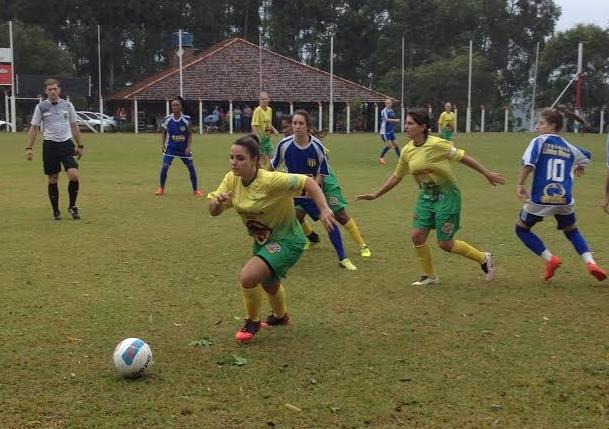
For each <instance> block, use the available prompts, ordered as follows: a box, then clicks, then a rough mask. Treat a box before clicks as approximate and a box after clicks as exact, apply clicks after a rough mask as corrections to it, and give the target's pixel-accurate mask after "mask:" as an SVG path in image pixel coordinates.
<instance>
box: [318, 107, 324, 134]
mask: <svg viewBox="0 0 609 429" xmlns="http://www.w3.org/2000/svg"><path fill="white" fill-rule="evenodd" d="M317 128H318V129H319V131H321V130H322V128H323V106H322V104H321V101H320V102H319V122H317Z"/></svg>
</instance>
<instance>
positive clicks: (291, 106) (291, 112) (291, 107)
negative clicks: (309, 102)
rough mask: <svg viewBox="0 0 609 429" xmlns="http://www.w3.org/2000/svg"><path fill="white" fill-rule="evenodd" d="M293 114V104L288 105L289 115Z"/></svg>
mask: <svg viewBox="0 0 609 429" xmlns="http://www.w3.org/2000/svg"><path fill="white" fill-rule="evenodd" d="M293 114H294V103H290V115H293Z"/></svg>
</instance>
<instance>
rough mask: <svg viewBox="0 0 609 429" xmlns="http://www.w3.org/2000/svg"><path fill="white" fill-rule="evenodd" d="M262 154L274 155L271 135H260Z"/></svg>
mask: <svg viewBox="0 0 609 429" xmlns="http://www.w3.org/2000/svg"><path fill="white" fill-rule="evenodd" d="M260 154H261V155H266V156H268V157H271V156H273V144H272V143H271V138H270V137H267V136H260Z"/></svg>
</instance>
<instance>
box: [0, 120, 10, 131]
mask: <svg viewBox="0 0 609 429" xmlns="http://www.w3.org/2000/svg"><path fill="white" fill-rule="evenodd" d="M7 124H8V127H9V128H11V127H12V125H11V123H10V122H6V121H0V131H6V127H7Z"/></svg>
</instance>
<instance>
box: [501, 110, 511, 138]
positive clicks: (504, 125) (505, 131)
mask: <svg viewBox="0 0 609 429" xmlns="http://www.w3.org/2000/svg"><path fill="white" fill-rule="evenodd" d="M509 112H510V109H509V108H508V107H506V108H505V118H504V120H503V132H504V133H507V132H508V125H509V121H508V116H509Z"/></svg>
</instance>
